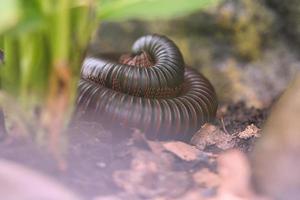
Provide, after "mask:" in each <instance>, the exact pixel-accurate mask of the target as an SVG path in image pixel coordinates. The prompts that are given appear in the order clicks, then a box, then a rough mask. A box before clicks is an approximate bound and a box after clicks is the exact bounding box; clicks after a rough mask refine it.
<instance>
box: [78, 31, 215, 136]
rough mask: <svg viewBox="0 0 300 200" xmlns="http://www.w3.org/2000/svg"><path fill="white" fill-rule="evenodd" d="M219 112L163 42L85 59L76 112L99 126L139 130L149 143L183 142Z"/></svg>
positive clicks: (204, 84)
mask: <svg viewBox="0 0 300 200" xmlns="http://www.w3.org/2000/svg"><path fill="white" fill-rule="evenodd" d="M217 107H218V101H217V96H216V93H215V90H214V88H213V86H212V85H211V83H210V82H209V81H208V79H206V78H205V77H204V76H203V75H202V74H201V73H199V72H197V71H196V70H195V69H192V68H190V67H187V66H186V65H185V63H184V59H183V56H182V54H181V52H180V50H179V49H178V47H177V46H176V44H175V43H174V42H173V41H171V40H170V39H168V38H167V37H165V36H161V35H158V34H152V35H146V36H142V37H140V38H139V39H137V40H136V41H135V42H134V44H133V46H132V50H131V53H124V54H118V53H114V54H101V55H97V56H87V57H86V58H85V60H84V61H83V65H82V69H81V79H80V81H79V86H78V97H77V111H80V112H81V113H84V115H88V116H89V118H90V119H92V120H95V121H99V122H104V121H107V122H111V123H117V124H121V125H122V126H126V127H135V128H138V129H141V130H142V132H144V133H145V134H146V137H147V138H149V139H155V140H156V139H158V140H169V139H178V140H187V139H189V138H191V137H192V136H193V134H195V132H197V130H198V129H199V128H200V127H201V126H202V125H203V124H204V123H205V122H208V121H210V120H212V119H213V118H214V117H215V115H216V110H217Z"/></svg>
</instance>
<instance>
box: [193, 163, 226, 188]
mask: <svg viewBox="0 0 300 200" xmlns="http://www.w3.org/2000/svg"><path fill="white" fill-rule="evenodd" d="M193 179H194V182H195V183H197V184H198V185H199V186H200V187H205V188H214V187H218V186H219V185H220V177H219V175H218V174H215V173H213V172H211V171H210V170H209V169H207V168H203V169H200V170H199V171H197V172H196V173H194V174H193Z"/></svg>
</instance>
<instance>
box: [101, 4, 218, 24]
mask: <svg viewBox="0 0 300 200" xmlns="http://www.w3.org/2000/svg"><path fill="white" fill-rule="evenodd" d="M218 1H219V0H104V1H99V4H98V17H99V18H100V19H104V20H112V21H115V20H117V21H122V20H128V19H132V18H138V19H147V20H149V19H154V18H157V19H163V18H173V17H178V16H182V15H186V14H189V13H191V12H195V11H197V10H199V9H203V8H205V7H207V6H211V5H213V4H216V3H217V2H218Z"/></svg>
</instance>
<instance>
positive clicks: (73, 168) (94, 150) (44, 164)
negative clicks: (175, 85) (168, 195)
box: [0, 102, 269, 199]
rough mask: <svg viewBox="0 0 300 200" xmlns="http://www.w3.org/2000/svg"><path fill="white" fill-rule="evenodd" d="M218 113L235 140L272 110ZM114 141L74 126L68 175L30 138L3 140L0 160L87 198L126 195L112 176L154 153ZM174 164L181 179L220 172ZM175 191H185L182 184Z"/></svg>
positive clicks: (246, 147)
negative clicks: (45, 176)
mask: <svg viewBox="0 0 300 200" xmlns="http://www.w3.org/2000/svg"><path fill="white" fill-rule="evenodd" d="M219 110H220V112H219V113H222V114H221V117H218V118H219V119H217V120H216V121H215V122H213V123H214V124H215V125H216V126H217V127H219V128H220V129H221V130H223V131H226V132H227V133H228V134H236V133H238V132H240V131H242V130H244V129H245V128H246V127H247V126H248V125H251V124H254V125H255V126H257V127H258V128H261V127H262V125H263V123H264V122H265V119H266V117H267V115H268V111H269V109H268V108H266V109H255V108H248V107H246V105H245V103H243V102H238V103H234V104H230V105H223V106H220V108H219ZM222 119H223V123H222ZM224 129H226V130H224ZM127 131H131V132H134V131H133V130H127ZM113 135H114V130H110V131H108V130H105V129H104V128H103V127H102V126H101V125H100V124H97V123H91V122H80V123H78V122H76V123H75V122H74V123H72V125H71V127H70V128H69V131H68V136H69V141H68V145H67V146H68V149H67V150H66V152H67V153H66V154H65V160H66V161H67V168H66V169H65V170H61V169H59V167H58V164H57V162H56V160H55V159H54V158H53V156H52V154H50V153H49V151H47V150H46V149H45V148H44V147H41V146H38V145H37V143H36V142H35V141H34V140H33V139H32V138H28V137H26V138H24V137H15V136H14V134H11V135H10V136H6V138H4V139H2V141H1V144H0V157H1V158H5V159H8V160H12V161H16V162H18V163H21V164H23V165H25V166H28V167H30V168H33V169H35V170H37V171H39V172H42V173H45V174H48V175H50V176H51V177H53V178H54V179H56V180H58V181H59V182H61V183H63V184H64V185H66V186H67V187H69V188H71V189H72V190H73V191H75V192H76V193H78V194H80V195H81V196H83V197H84V198H86V199H92V198H95V197H97V196H101V195H112V194H116V193H119V192H123V189H122V188H120V187H119V186H117V184H116V181H115V179H114V177H113V174H114V173H115V172H116V171H122V170H128V169H130V166H131V163H132V160H133V154H132V152H139V151H141V152H144V151H146V152H149V153H150V152H151V149H150V148H149V146H148V145H147V144H146V143H147V140H145V141H143V140H140V139H136V136H134V135H133V136H130V137H127V138H126V137H125V138H123V139H121V140H116V139H115V138H114V137H113ZM255 140H256V139H255V138H254V137H250V138H247V139H237V140H235V142H236V144H235V145H234V148H238V149H241V150H242V151H244V152H250V151H251V149H252V147H253V144H254V143H255ZM206 150H207V151H209V152H213V153H216V154H217V153H220V152H222V149H221V150H220V149H218V150H216V149H206ZM135 159H136V158H135ZM170 163H171V164H172V165H173V166H172V169H174V171H173V172H174V173H175V174H176V173H178V176H179V174H180V173H181V172H191V171H197V170H200V169H201V168H204V167H206V168H209V169H210V170H212V171H216V163H215V162H213V163H212V162H211V161H210V160H209V159H205V158H204V159H200V160H196V161H193V162H191V161H185V160H182V159H178V158H174V161H172V162H170ZM177 187H181V186H180V184H178V185H177ZM174 190H176V188H174ZM212 191H214V188H210V192H209V193H213V192H212Z"/></svg>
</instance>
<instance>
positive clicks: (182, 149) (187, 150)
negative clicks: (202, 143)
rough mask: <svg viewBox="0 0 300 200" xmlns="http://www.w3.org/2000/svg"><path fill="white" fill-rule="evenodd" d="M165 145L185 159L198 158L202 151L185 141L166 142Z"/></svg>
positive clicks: (167, 148)
mask: <svg viewBox="0 0 300 200" xmlns="http://www.w3.org/2000/svg"><path fill="white" fill-rule="evenodd" d="M162 145H163V147H164V148H165V149H166V150H167V151H169V152H172V153H173V154H175V155H176V156H178V157H179V158H181V159H182V160H185V161H193V160H197V158H198V157H199V155H200V153H201V151H200V150H199V149H197V148H196V147H194V146H191V145H189V144H186V143H184V142H164V143H162Z"/></svg>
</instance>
